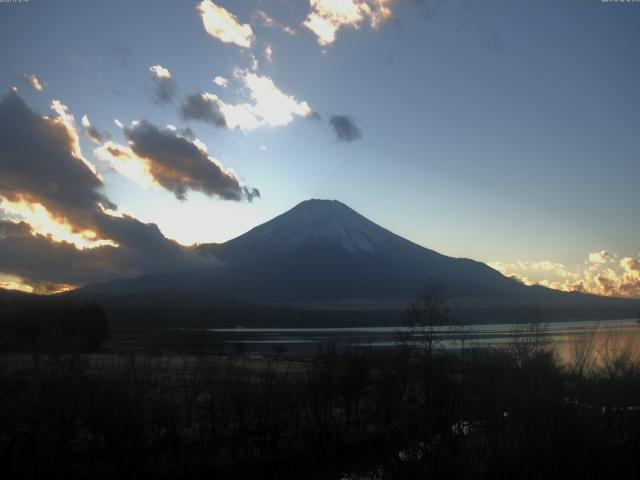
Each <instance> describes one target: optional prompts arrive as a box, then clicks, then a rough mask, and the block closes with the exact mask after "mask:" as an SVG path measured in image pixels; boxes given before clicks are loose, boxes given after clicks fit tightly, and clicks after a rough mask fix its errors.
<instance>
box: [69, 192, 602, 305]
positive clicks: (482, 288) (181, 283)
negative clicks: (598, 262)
mask: <svg viewBox="0 0 640 480" xmlns="http://www.w3.org/2000/svg"><path fill="white" fill-rule="evenodd" d="M196 250H197V251H198V252H199V253H200V254H202V255H206V256H209V257H212V259H215V260H216V264H215V266H212V267H209V268H203V269H199V270H191V271H183V272H166V273H159V274H153V275H142V276H139V277H135V278H132V279H119V280H114V281H111V282H106V283H103V284H91V285H88V286H86V287H84V288H82V289H80V291H82V292H95V293H114V294H117V293H121V294H125V293H132V292H144V291H150V290H172V289H173V290H179V291H184V292H190V293H194V294H198V295H202V296H204V297H215V298H228V299H231V300H237V301H243V302H252V303H255V304H265V305H266V304H268V305H289V306H296V307H298V308H311V309H318V308H327V305H332V304H333V305H345V304H349V305H359V308H360V309H366V308H367V305H376V304H377V305H379V304H383V303H385V302H386V304H388V305H398V307H397V308H400V307H399V306H400V305H401V304H402V303H403V302H404V304H405V306H406V300H407V299H410V298H415V296H416V295H418V294H419V293H420V291H421V289H422V288H423V287H424V286H426V285H428V284H434V283H437V284H440V285H443V286H444V287H445V290H446V291H447V293H448V295H449V296H450V297H452V298H465V299H467V300H465V302H463V304H464V305H465V306H466V305H468V304H472V303H473V299H475V300H476V303H477V304H479V305H486V304H487V302H488V299H495V300H494V303H496V304H509V305H512V304H514V303H515V304H523V305H536V304H542V305H546V304H549V305H551V304H554V305H557V304H563V305H564V304H571V303H577V304H581V305H584V304H587V303H594V302H595V304H603V303H607V302H609V300H607V299H603V298H602V297H595V296H591V295H582V294H574V293H566V292H559V291H556V290H550V289H547V288H544V287H540V286H531V287H530V286H526V285H524V284H522V283H520V282H518V281H516V280H514V279H511V278H508V277H505V276H504V275H502V274H501V273H500V272H498V271H496V270H494V269H492V268H491V267H489V266H488V265H486V264H484V263H482V262H477V261H475V260H471V259H468V258H454V257H448V256H446V255H443V254H440V253H438V252H436V251H433V250H430V249H428V248H425V247H422V246H420V245H418V244H416V243H414V242H411V241H410V240H407V239H405V238H403V237H401V236H399V235H397V234H395V233H393V232H391V231H389V230H387V229H385V228H383V227H381V226H379V225H377V224H375V223H374V222H372V221H370V220H368V219H367V218H366V217H364V216H362V215H361V214H359V213H358V212H356V211H355V210H353V209H351V208H350V207H348V206H347V205H345V204H343V203H341V202H339V201H337V200H319V199H311V200H306V201H304V202H301V203H299V204H298V205H296V206H295V207H293V208H292V209H290V210H288V211H286V212H284V213H283V214H281V215H278V216H276V217H274V218H273V219H271V220H269V221H267V222H265V223H263V224H261V225H258V226H256V227H254V228H252V229H251V230H249V231H248V232H246V233H244V234H242V235H240V236H238V237H236V238H234V239H231V240H229V241H227V242H224V243H221V244H201V245H198V246H197V247H196ZM468 299H472V300H468ZM458 303H460V302H458ZM329 308H330V307H329ZM394 308H396V307H394Z"/></svg>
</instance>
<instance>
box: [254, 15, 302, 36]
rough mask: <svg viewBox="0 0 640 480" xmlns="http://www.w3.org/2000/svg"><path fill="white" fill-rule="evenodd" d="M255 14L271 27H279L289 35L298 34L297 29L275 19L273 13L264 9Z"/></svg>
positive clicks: (265, 24)
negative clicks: (270, 13)
mask: <svg viewBox="0 0 640 480" xmlns="http://www.w3.org/2000/svg"><path fill="white" fill-rule="evenodd" d="M255 16H256V17H257V18H258V20H260V22H261V23H262V24H263V25H264V26H266V27H269V28H277V29H279V30H281V31H283V32H284V33H286V34H287V35H291V36H294V35H296V31H295V30H294V29H293V28H291V27H290V26H288V25H283V24H282V23H280V22H278V21H277V20H275V19H274V18H273V17H272V16H271V15H269V14H268V13H267V12H265V11H264V10H258V11H256V13H255Z"/></svg>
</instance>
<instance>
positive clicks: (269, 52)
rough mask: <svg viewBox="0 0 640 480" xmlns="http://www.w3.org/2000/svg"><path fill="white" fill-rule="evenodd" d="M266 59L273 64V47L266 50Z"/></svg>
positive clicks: (269, 46)
mask: <svg viewBox="0 0 640 480" xmlns="http://www.w3.org/2000/svg"><path fill="white" fill-rule="evenodd" d="M264 57H265V58H266V59H267V61H268V62H269V63H271V62H273V48H271V45H267V47H266V48H265V49H264Z"/></svg>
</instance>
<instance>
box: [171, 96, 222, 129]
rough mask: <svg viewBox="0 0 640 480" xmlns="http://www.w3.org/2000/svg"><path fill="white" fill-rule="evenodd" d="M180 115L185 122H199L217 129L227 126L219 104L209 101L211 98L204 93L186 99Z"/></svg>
mask: <svg viewBox="0 0 640 480" xmlns="http://www.w3.org/2000/svg"><path fill="white" fill-rule="evenodd" d="M180 113H181V114H182V118H183V119H185V120H198V121H200V122H204V123H210V124H211V125H215V126H216V127H226V126H227V122H226V120H225V118H224V115H223V114H222V112H221V111H220V107H219V105H218V102H214V101H211V100H209V98H208V97H207V96H206V95H205V94H202V93H194V94H193V95H189V96H188V97H187V98H185V100H184V103H183V104H182V108H181V112H180Z"/></svg>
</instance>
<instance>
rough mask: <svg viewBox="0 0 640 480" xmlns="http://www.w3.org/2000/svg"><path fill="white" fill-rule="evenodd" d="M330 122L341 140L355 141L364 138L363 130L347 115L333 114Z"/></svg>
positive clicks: (337, 138) (337, 137)
mask: <svg viewBox="0 0 640 480" xmlns="http://www.w3.org/2000/svg"><path fill="white" fill-rule="evenodd" d="M329 124H331V127H332V128H333V131H334V133H335V134H336V140H338V141H339V142H353V141H355V140H358V139H359V138H362V131H361V130H360V129H359V128H358V126H357V125H356V124H355V123H354V121H353V119H351V117H349V116H347V115H331V117H330V118H329Z"/></svg>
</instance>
